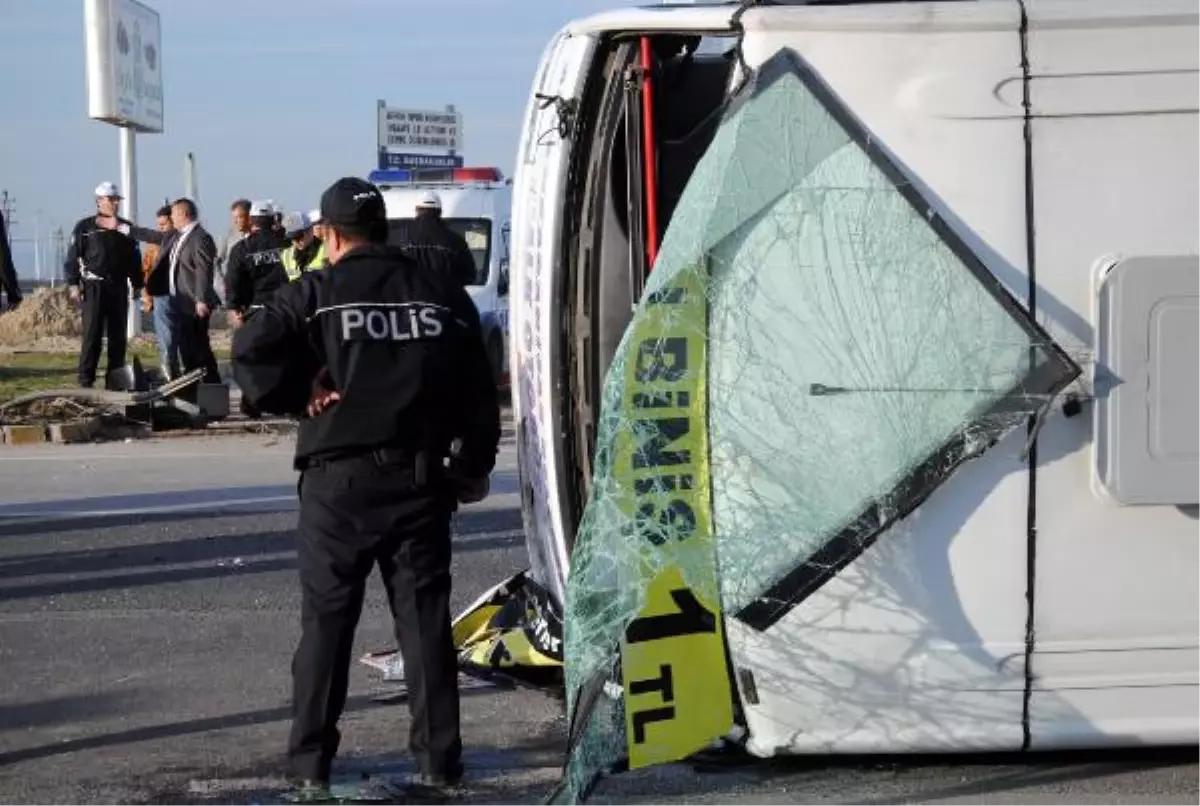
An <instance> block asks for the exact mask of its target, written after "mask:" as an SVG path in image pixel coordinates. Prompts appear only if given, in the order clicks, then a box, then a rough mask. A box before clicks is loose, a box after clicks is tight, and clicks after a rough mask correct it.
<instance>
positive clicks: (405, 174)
mask: <svg viewBox="0 0 1200 806" xmlns="http://www.w3.org/2000/svg"><path fill="white" fill-rule="evenodd" d="M367 181H368V182H370V183H371V184H373V185H394V184H397V183H400V182H411V181H412V171H407V170H405V169H403V168H387V169H383V170H378V171H371V173H369V174H367Z"/></svg>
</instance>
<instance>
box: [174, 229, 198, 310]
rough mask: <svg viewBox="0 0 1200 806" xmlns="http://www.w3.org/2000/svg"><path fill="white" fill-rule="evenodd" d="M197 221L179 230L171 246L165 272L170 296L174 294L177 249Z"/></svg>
mask: <svg viewBox="0 0 1200 806" xmlns="http://www.w3.org/2000/svg"><path fill="white" fill-rule="evenodd" d="M198 223H199V222H198V221H193V222H192V223H190V224H188V225H187V226H186V227H184V228H183V229H181V230H180V231H179V237H178V238H176V239H175V245H174V246H172V247H171V259H170V263H169V264H168V266H167V273H168V276H169V277H170V287H171V296H175V274H176V271H175V265H176V263H177V262H178V258H179V250H180V248H181V247H182V246H183V242H184V241H186V240H187V237H188V236H189V235H191V234H192V230H194V229H195V228H196V225H197V224H198Z"/></svg>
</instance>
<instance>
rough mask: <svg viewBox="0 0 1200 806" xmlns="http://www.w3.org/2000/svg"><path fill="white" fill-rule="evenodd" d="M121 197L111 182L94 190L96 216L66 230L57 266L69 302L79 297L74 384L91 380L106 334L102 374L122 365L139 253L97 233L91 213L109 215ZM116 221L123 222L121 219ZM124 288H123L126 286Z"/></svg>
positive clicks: (138, 283) (126, 242)
mask: <svg viewBox="0 0 1200 806" xmlns="http://www.w3.org/2000/svg"><path fill="white" fill-rule="evenodd" d="M120 201H121V193H120V191H118V190H117V186H116V185H114V184H113V183H112V182H101V183H100V184H99V185H98V186H97V187H96V213H94V214H92V215H90V216H88V217H87V218H83V219H80V221H79V223H78V224H76V225H75V228H74V229H73V230H71V244H70V247H69V248H68V249H67V261H66V264H65V265H64V266H63V272H64V276H65V277H66V279H67V287H68V288H69V289H70V294H71V299H72V301H76V302H78V301H79V299H80V297H82V298H83V339H82V345H81V348H80V351H79V369H78V372H77V375H78V378H79V385H80V386H83V387H85V388H90V387H91V386H92V385H93V384H95V382H96V367H97V366H98V365H99V364H100V351H101V348H102V347H103V339H104V337H105V335H107V336H108V371H109V372H112V371H113V370H114V369H120V368H121V367H123V366H125V346H126V345H125V328H126V326H127V323H126V317H127V316H128V315H129V285H132V286H133V291H134V294H135V296H136V295H138V294H140V293H141V290H142V285H143V280H142V255H141V251H140V250H139V249H138V246H137V243H136V242H135V241H134V240H132V239H131V238H126V237H125V236H124V235H122V234H120V233H119V232H113V231H110V230H108V229H103V228H101V227H100V225H99V224H98V223H97V221H96V217H97V215H100V216H105V217H115V216H116V215H117V205H118V204H119V203H120ZM118 220H119V221H120V223H123V224H128V223H129V222H128V221H125V220H124V219H118ZM127 284H129V285H127Z"/></svg>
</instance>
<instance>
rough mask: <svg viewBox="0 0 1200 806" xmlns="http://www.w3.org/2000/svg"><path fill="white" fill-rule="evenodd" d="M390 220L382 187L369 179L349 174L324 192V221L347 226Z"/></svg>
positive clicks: (322, 199)
mask: <svg viewBox="0 0 1200 806" xmlns="http://www.w3.org/2000/svg"><path fill="white" fill-rule="evenodd" d="M386 221H387V210H386V208H385V206H384V203H383V194H382V193H380V192H379V188H377V187H375V186H374V185H372V184H371V183H370V182H368V181H366V180H365V179H359V178H357V177H353V176H347V177H345V178H343V179H339V180H338V181H336V182H334V183H333V184H332V185H330V186H329V187H328V188H327V189H326V191H325V192H324V193H322V194H321V222H322V223H324V224H332V225H337V224H341V225H343V226H355V225H357V226H368V225H371V224H378V223H380V222H386Z"/></svg>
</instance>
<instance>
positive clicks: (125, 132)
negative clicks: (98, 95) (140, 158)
mask: <svg viewBox="0 0 1200 806" xmlns="http://www.w3.org/2000/svg"><path fill="white" fill-rule="evenodd" d="M117 131H118V132H119V133H120V137H121V187H122V188H124V190H125V200H124V201H123V202H122V203H121V204H122V207H123V208H124V209H123V210H122V214H123V215H124V216H125V218H126V219H128V220H129V221H132V222H133V223H135V224H136V223H137V140H136V137H137V134H136V133H135V132H134V130H133V127H131V126H120V127H118V128H117ZM138 268H139V270H140V269H141V267H140V266H139V267H138ZM141 332H142V305H141V301H140V300H138V299H136V298H135V299H134V300H133V302H132V303H131V304H130V305H129V314H128V316H127V317H126V319H125V337H126V338H129V339H132V338H133V337H134V336H137V335H139V334H141Z"/></svg>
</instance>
